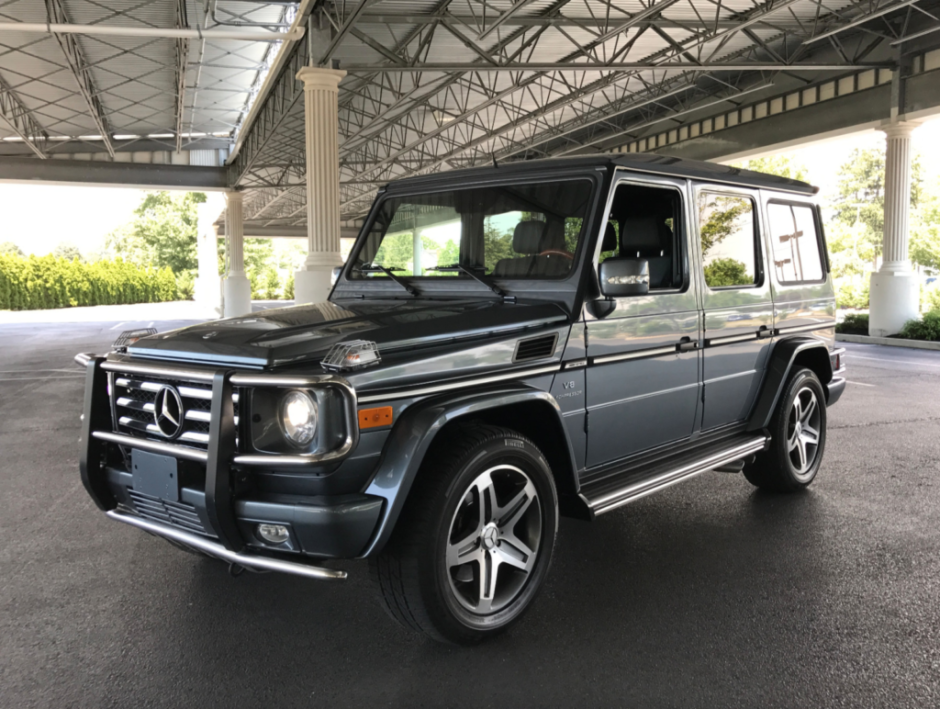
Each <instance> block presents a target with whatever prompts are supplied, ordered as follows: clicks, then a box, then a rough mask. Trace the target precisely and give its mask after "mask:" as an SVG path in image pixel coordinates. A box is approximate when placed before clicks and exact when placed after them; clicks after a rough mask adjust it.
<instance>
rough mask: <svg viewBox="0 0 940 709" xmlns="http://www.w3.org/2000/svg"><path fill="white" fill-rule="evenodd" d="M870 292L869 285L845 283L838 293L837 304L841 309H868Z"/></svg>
mask: <svg viewBox="0 0 940 709" xmlns="http://www.w3.org/2000/svg"><path fill="white" fill-rule="evenodd" d="M868 292H869V284H868V283H862V284H861V285H857V284H855V283H843V284H842V285H841V286H839V289H838V290H837V291H836V303H837V304H838V305H839V307H840V308H867V307H868Z"/></svg>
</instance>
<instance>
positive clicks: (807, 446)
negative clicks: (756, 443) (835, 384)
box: [744, 368, 826, 492]
mask: <svg viewBox="0 0 940 709" xmlns="http://www.w3.org/2000/svg"><path fill="white" fill-rule="evenodd" d="M768 428H769V430H770V447H769V448H768V449H767V450H766V451H763V452H762V453H760V454H758V455H757V457H756V458H755V460H754V462H752V463H749V464H748V465H746V466H745V467H744V475H745V477H746V478H747V479H748V480H749V481H750V482H751V483H753V484H754V485H756V486H757V487H760V488H764V489H768V490H777V491H780V492H792V491H794V490H801V489H803V488H804V487H806V486H807V485H809V484H810V483H811V482H813V478H815V477H816V472H817V471H818V470H819V464H820V463H821V462H822V456H823V451H824V450H825V447H826V396H825V394H824V393H823V387H822V384H820V383H819V379H818V378H817V377H816V375H815V374H814V373H813V372H812V371H811V370H809V369H804V368H800V369H797V370H796V371H795V372H794V373H793V374H792V375H791V376H790V379H789V380H788V382H787V385H786V386H785V387H784V390H783V393H782V394H781V396H780V400H779V402H778V404H777V409H776V411H774V415H773V417H772V418H771V421H770V426H769V427H768Z"/></svg>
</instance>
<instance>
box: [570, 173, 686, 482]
mask: <svg viewBox="0 0 940 709" xmlns="http://www.w3.org/2000/svg"><path fill="white" fill-rule="evenodd" d="M607 214H608V222H607V224H606V225H605V227H602V228H604V229H605V232H604V235H603V237H602V240H601V244H599V245H598V252H599V253H598V254H597V257H596V261H597V263H599V262H601V261H603V260H604V259H605V258H631V259H634V258H642V259H646V260H647V261H648V263H649V276H650V291H649V293H648V294H647V295H642V296H632V297H622V298H617V299H615V303H614V305H615V307H614V310H613V311H612V312H610V313H609V314H607V315H606V316H604V315H603V314H602V313H600V312H599V311H598V310H597V309H595V313H598V315H597V316H594V315H591V314H590V313H587V314H586V315H585V318H586V329H587V354H588V357H589V362H590V366H589V367H588V370H587V373H586V386H585V389H586V402H587V416H588V422H587V430H588V435H587V467H588V468H591V467H595V466H598V465H603V464H604V463H608V462H611V461H614V460H617V459H619V458H623V457H625V456H629V455H632V454H634V453H637V452H640V451H642V450H646V449H649V448H654V447H656V446H659V445H662V444H664V443H668V442H670V441H678V440H682V439H685V438H688V437H689V436H690V435H691V434H692V432H693V429H694V427H695V421H696V414H697V408H698V404H699V401H700V399H701V395H700V372H699V369H700V367H699V357H700V352H699V344H700V338H701V326H700V320H701V315H700V312H699V308H698V303H697V296H696V289H695V287H694V285H693V282H692V281H693V276H692V274H691V272H690V268H689V262H690V259H689V249H688V247H687V246H688V243H689V238H688V235H689V230H688V224H689V221H688V187H687V184H686V182H685V181H683V180H672V179H668V178H648V179H646V178H643V179H637V178H634V177H632V176H630V177H623V178H622V179H620V180H619V181H618V182H617V183H616V184H615V187H614V189H613V192H612V195H611V199H610V203H609V205H608V210H607ZM597 263H596V264H595V266H596V265H597Z"/></svg>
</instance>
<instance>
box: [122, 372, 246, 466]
mask: <svg viewBox="0 0 940 709" xmlns="http://www.w3.org/2000/svg"><path fill="white" fill-rule="evenodd" d="M167 386H170V387H172V388H173V389H174V390H175V391H176V392H177V393H179V395H180V400H181V401H182V404H183V421H182V427H181V430H180V432H179V434H178V435H176V436H175V438H173V441H174V442H175V443H181V444H183V445H187V446H191V447H194V448H202V449H206V448H208V446H209V422H210V421H211V420H212V387H211V385H209V384H208V383H206V382H190V381H181V380H177V379H168V378H166V377H158V376H151V375H145V376H144V375H137V374H115V375H114V378H113V380H112V388H111V396H112V401H113V402H114V418H115V428H116V430H117V432H118V433H125V434H127V435H130V436H137V437H140V438H150V439H153V440H157V441H166V440H168V437H167V436H166V435H165V434H164V432H163V431H161V430H160V428H159V426H158V425H157V421H156V416H155V414H156V411H155V409H156V406H155V401H156V398H157V395H158V394H159V393H160V391H161V390H162V389H164V388H165V387H167ZM232 398H233V400H234V405H235V425H236V426H237V425H238V398H239V397H238V394H237V393H236V394H234V395H233V397H232Z"/></svg>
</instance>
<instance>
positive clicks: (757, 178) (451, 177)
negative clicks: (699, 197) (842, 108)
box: [388, 153, 819, 195]
mask: <svg viewBox="0 0 940 709" xmlns="http://www.w3.org/2000/svg"><path fill="white" fill-rule="evenodd" d="M591 167H605V168H607V167H619V168H624V169H626V170H631V171H636V172H644V173H650V174H656V175H668V176H670V177H687V178H691V179H698V180H708V181H710V182H721V183H723V184H729V185H739V186H741V187H756V188H763V189H774V190H783V191H786V192H796V193H798V194H806V195H813V194H816V193H817V192H818V191H819V188H818V187H813V186H812V185H810V184H808V183H806V182H801V181H800V180H791V179H789V178H786V177H779V176H777V175H767V174H765V173H762V172H754V171H753V170H743V169H741V168H738V167H731V166H730V165H720V164H718V163H712V162H703V161H701V160H687V159H684V158H676V157H671V156H668V155H657V154H655V153H637V154H624V153H604V154H600V155H590V156H586V157H585V156H580V157H570V158H549V159H544V160H525V161H519V162H511V163H506V164H503V165H499V164H497V165H496V166H493V165H489V166H487V167H474V168H467V169H464V170H452V171H450V172H447V173H445V174H434V175H422V176H420V177H412V178H408V179H403V180H398V181H396V182H393V183H390V184H389V185H388V189H390V190H392V191H397V190H398V189H413V188H415V187H423V186H426V185H429V184H441V183H442V182H445V181H446V182H448V183H450V182H451V181H460V180H466V179H467V178H474V177H476V178H486V177H496V176H498V175H507V174H508V175H512V174H519V175H525V174H529V173H533V172H535V173H538V172H547V171H550V170H562V169H572V170H575V169H577V170H583V169H585V168H591Z"/></svg>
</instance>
